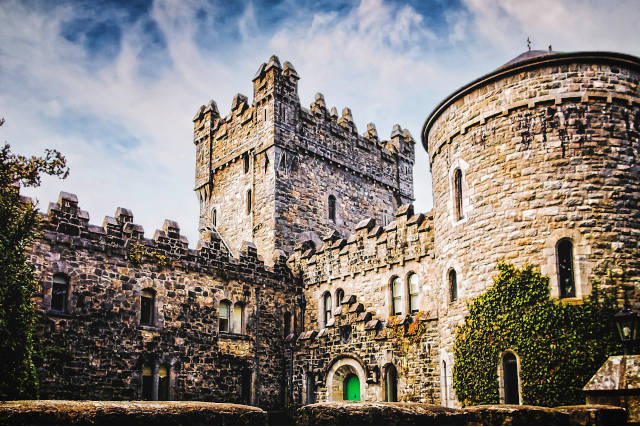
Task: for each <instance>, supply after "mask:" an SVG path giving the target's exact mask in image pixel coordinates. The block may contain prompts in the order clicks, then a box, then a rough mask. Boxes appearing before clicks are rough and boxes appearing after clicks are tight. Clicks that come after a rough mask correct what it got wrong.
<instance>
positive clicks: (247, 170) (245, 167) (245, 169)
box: [242, 153, 250, 173]
mask: <svg viewBox="0 0 640 427" xmlns="http://www.w3.org/2000/svg"><path fill="white" fill-rule="evenodd" d="M242 157H243V160H244V173H249V166H250V164H249V154H248V153H245V154H244V156H242Z"/></svg>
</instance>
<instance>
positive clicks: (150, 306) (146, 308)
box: [140, 289, 156, 326]
mask: <svg viewBox="0 0 640 427" xmlns="http://www.w3.org/2000/svg"><path fill="white" fill-rule="evenodd" d="M155 298H156V294H155V292H154V291H153V289H143V290H142V294H141V295H140V324H142V325H149V326H150V325H153V320H154V315H153V314H154V313H153V312H154V305H155Z"/></svg>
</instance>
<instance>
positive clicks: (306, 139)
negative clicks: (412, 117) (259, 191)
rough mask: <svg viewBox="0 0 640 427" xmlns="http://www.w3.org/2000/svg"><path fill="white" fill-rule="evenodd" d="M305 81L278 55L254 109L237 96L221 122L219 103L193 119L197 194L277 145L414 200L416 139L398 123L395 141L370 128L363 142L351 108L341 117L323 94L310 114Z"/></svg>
mask: <svg viewBox="0 0 640 427" xmlns="http://www.w3.org/2000/svg"><path fill="white" fill-rule="evenodd" d="M299 79H300V77H299V75H298V73H297V72H296V70H295V68H294V67H293V65H292V64H291V63H290V62H285V63H284V66H281V65H280V61H279V59H278V58H277V57H276V56H272V57H271V58H270V60H269V61H268V62H266V63H263V64H261V65H260V67H259V68H258V71H257V73H256V75H255V76H254V78H253V83H254V99H253V102H251V103H249V101H248V98H247V96H245V95H242V94H237V95H236V96H235V97H234V99H233V102H232V105H231V111H230V112H229V114H228V115H227V116H225V117H221V116H220V113H219V111H218V108H217V105H216V103H215V101H213V100H211V101H209V103H208V104H207V105H202V106H201V107H200V108H199V109H198V111H197V113H196V115H195V117H194V119H193V122H194V143H195V145H196V147H197V154H196V155H197V168H196V185H195V188H196V189H200V188H202V187H203V186H204V185H205V184H207V183H209V184H212V182H213V174H214V173H215V171H216V170H219V169H222V168H224V167H226V166H228V165H230V164H232V163H234V162H235V161H237V160H239V159H240V158H241V156H243V155H248V154H249V152H252V153H253V155H257V154H258V153H261V152H264V151H265V150H267V149H268V148H269V147H271V146H273V145H276V146H279V147H282V148H285V149H287V150H289V151H291V152H297V151H299V150H300V151H303V152H306V153H307V154H309V155H312V156H314V157H317V158H321V159H323V160H325V161H327V162H330V163H332V164H335V165H338V166H339V167H343V168H345V169H347V170H352V173H353V174H355V175H357V176H360V177H367V178H370V179H372V180H375V181H376V182H379V183H381V184H383V185H385V186H388V187H390V188H397V189H398V191H399V193H400V194H402V195H403V196H404V198H405V199H406V200H407V201H411V200H413V181H412V176H411V174H412V168H413V163H414V155H415V152H414V145H415V141H414V139H413V136H412V135H411V133H410V132H409V131H408V130H407V129H403V128H402V127H401V126H400V125H397V124H396V125H394V127H393V130H392V132H391V135H390V138H389V139H388V140H383V139H380V138H379V137H378V132H377V130H376V126H375V125H374V124H373V123H369V124H368V125H367V129H366V130H365V131H364V132H363V133H362V134H361V135H360V134H358V130H357V128H356V125H355V122H354V119H353V115H352V112H351V109H350V108H348V107H345V108H343V109H342V112H341V114H340V115H338V112H337V111H338V110H337V109H336V108H335V107H332V108H331V109H328V108H327V105H326V102H325V99H324V96H323V95H322V94H321V93H317V94H316V96H315V99H314V101H313V102H312V103H311V105H310V107H309V109H306V108H303V107H302V106H301V104H300V100H299V98H298V92H297V83H298V80H299ZM354 165H357V166H358V167H356V168H354V167H353V166H354ZM399 181H401V182H399Z"/></svg>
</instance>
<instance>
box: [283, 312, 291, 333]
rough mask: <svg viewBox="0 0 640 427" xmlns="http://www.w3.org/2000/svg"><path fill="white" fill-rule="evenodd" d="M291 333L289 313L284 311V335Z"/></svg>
mask: <svg viewBox="0 0 640 427" xmlns="http://www.w3.org/2000/svg"><path fill="white" fill-rule="evenodd" d="M289 334H291V313H289V312H288V311H287V312H286V313H284V336H285V337H288V336H289Z"/></svg>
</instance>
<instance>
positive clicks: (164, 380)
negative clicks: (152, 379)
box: [158, 366, 169, 400]
mask: <svg viewBox="0 0 640 427" xmlns="http://www.w3.org/2000/svg"><path fill="white" fill-rule="evenodd" d="M158 400H169V372H168V370H167V368H166V367H165V366H160V367H159V368H158Z"/></svg>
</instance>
